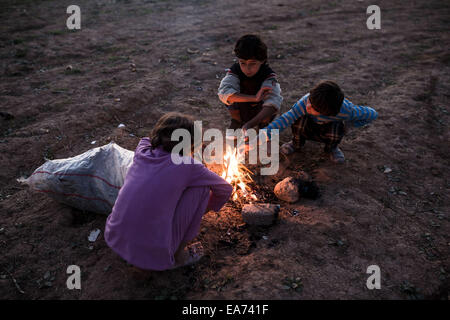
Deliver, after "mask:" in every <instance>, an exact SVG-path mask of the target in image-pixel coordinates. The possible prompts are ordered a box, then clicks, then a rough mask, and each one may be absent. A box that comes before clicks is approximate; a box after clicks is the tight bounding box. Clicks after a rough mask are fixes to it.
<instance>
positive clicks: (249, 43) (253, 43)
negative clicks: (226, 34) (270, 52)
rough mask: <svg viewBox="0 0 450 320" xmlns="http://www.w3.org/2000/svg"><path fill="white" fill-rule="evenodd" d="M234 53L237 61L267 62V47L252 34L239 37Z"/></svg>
mask: <svg viewBox="0 0 450 320" xmlns="http://www.w3.org/2000/svg"><path fill="white" fill-rule="evenodd" d="M234 53H235V54H236V57H238V58H239V59H244V60H249V59H256V60H258V61H265V60H267V46H266V45H265V43H264V42H262V40H261V38H260V37H258V36H257V35H253V34H246V35H245V36H242V37H240V38H239V40H238V41H237V42H236V45H235V47H234Z"/></svg>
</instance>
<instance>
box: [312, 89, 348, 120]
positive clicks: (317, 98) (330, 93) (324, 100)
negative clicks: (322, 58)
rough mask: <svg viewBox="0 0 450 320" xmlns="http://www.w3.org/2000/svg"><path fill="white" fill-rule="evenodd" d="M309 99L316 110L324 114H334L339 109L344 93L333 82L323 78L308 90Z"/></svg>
mask: <svg viewBox="0 0 450 320" xmlns="http://www.w3.org/2000/svg"><path fill="white" fill-rule="evenodd" d="M309 101H310V102H311V105H312V107H313V108H314V110H316V111H317V112H320V113H321V114H323V115H324V116H335V115H337V114H338V113H339V111H340V110H341V106H342V102H343V101H344V93H343V92H342V90H341V88H339V86H338V85H337V84H336V83H335V82H333V81H330V80H325V81H321V82H320V83H318V84H317V85H316V86H315V87H314V88H313V89H312V90H311V91H310V93H309Z"/></svg>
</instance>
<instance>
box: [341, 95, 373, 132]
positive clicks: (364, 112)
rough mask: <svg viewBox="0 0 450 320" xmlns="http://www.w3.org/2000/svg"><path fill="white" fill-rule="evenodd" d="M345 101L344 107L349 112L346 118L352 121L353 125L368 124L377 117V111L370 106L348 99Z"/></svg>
mask: <svg viewBox="0 0 450 320" xmlns="http://www.w3.org/2000/svg"><path fill="white" fill-rule="evenodd" d="M346 102H347V103H346V107H347V109H348V110H349V113H350V118H349V119H348V120H349V121H352V122H353V125H354V126H355V127H362V126H364V125H366V124H369V123H371V122H372V121H373V120H375V119H376V118H377V117H378V113H377V112H376V111H375V109H373V108H371V107H365V106H359V105H355V104H353V103H351V102H350V101H348V100H347V101H346Z"/></svg>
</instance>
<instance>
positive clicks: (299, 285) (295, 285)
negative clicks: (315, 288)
mask: <svg viewBox="0 0 450 320" xmlns="http://www.w3.org/2000/svg"><path fill="white" fill-rule="evenodd" d="M282 284H283V285H282V286H281V289H283V290H294V291H295V292H298V293H300V292H302V290H303V282H302V278H300V277H295V278H288V277H286V278H284V279H283V281H282Z"/></svg>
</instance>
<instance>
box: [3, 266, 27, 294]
mask: <svg viewBox="0 0 450 320" xmlns="http://www.w3.org/2000/svg"><path fill="white" fill-rule="evenodd" d="M5 271H6V273H7V274H8V275H9V276H10V277H11V279H12V281H13V282H14V285H15V286H16V289H17V291H19V292H20V293H21V294H24V293H25V292H24V291H23V290H22V288H20V286H19V284H18V283H17V280H16V279H15V278H14V277H13V275H12V274H11V273H10V272H9V271H8V270H5Z"/></svg>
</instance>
